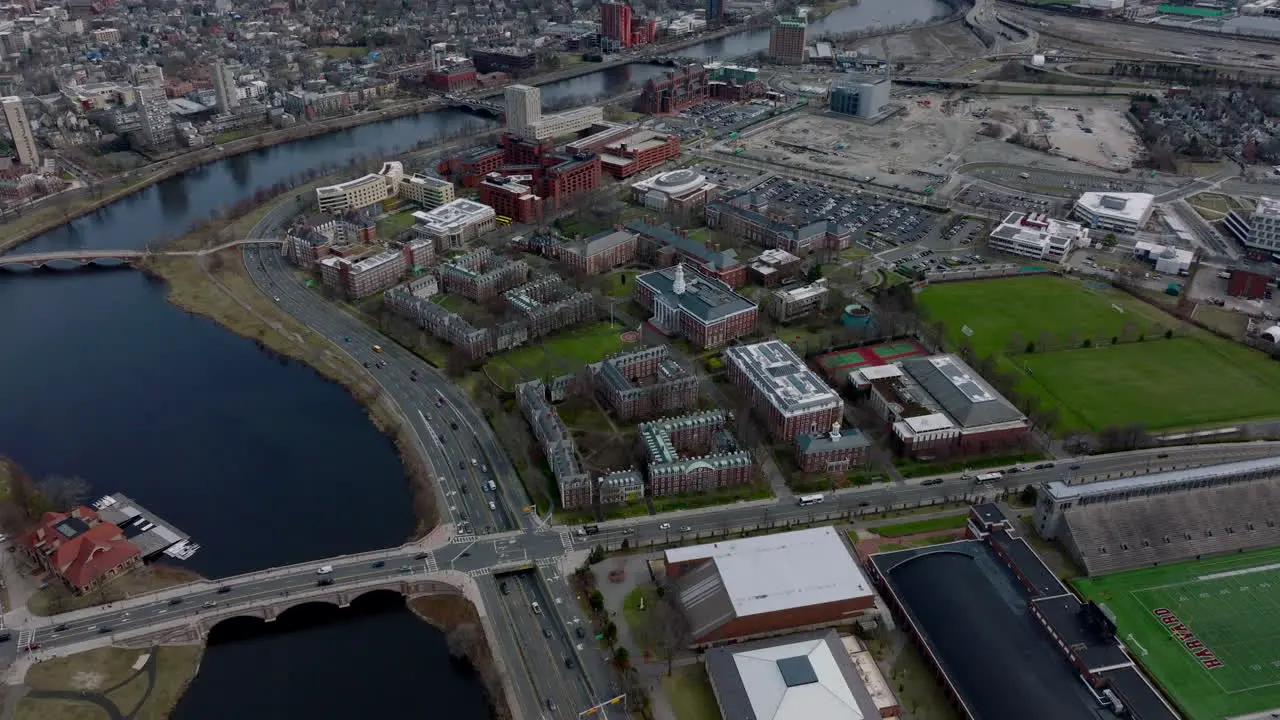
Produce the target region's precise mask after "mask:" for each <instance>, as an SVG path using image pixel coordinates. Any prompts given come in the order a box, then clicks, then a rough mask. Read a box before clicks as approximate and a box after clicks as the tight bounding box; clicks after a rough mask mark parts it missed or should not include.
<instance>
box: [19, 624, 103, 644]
mask: <svg viewBox="0 0 1280 720" xmlns="http://www.w3.org/2000/svg"><path fill="white" fill-rule="evenodd" d="M109 632H111V626H110V625H103V626H102V627H100V628H98V634H99V635H106V634H107V633H109ZM36 647H40V646H39V645H37V646H36Z"/></svg>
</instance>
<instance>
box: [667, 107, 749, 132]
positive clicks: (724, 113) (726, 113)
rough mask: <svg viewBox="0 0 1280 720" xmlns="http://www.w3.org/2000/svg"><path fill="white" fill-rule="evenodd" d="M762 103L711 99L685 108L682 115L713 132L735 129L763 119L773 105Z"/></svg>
mask: <svg viewBox="0 0 1280 720" xmlns="http://www.w3.org/2000/svg"><path fill="white" fill-rule="evenodd" d="M761 103H762V104H758V105H757V104H755V103H748V104H746V105H738V104H730V103H722V102H716V101H713V100H709V101H707V102H704V103H698V104H697V105H693V106H690V107H687V108H685V109H684V110H683V111H681V113H680V117H681V118H684V119H685V120H690V121H692V122H693V123H694V124H696V125H697V126H699V127H701V128H703V129H705V130H708V131H711V132H713V133H715V132H716V131H729V130H735V129H737V128H739V127H743V126H746V125H749V124H751V123H753V122H755V121H757V120H759V119H761V118H762V117H764V116H765V115H766V114H767V113H768V112H769V110H770V108H771V107H772V106H771V105H769V104H768V103H764V102H763V101H761Z"/></svg>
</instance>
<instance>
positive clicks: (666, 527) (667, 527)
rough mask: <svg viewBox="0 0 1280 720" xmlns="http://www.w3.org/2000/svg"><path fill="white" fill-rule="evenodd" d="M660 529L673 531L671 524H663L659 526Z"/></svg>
mask: <svg viewBox="0 0 1280 720" xmlns="http://www.w3.org/2000/svg"><path fill="white" fill-rule="evenodd" d="M658 529H659V530H670V529H671V523H662V524H661V525H659V526H658Z"/></svg>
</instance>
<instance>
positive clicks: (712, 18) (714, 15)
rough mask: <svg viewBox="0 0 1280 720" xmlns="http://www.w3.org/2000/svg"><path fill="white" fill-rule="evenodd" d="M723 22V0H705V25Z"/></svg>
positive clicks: (712, 25)
mask: <svg viewBox="0 0 1280 720" xmlns="http://www.w3.org/2000/svg"><path fill="white" fill-rule="evenodd" d="M723 24H724V0H707V27H716V26H718V25H723Z"/></svg>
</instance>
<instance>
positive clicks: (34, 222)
mask: <svg viewBox="0 0 1280 720" xmlns="http://www.w3.org/2000/svg"><path fill="white" fill-rule="evenodd" d="M443 107H444V106H443V105H442V104H441V103H440V102H439V101H437V100H434V99H432V100H412V101H409V102H406V103H402V104H400V105H395V106H393V107H390V108H384V109H382V110H378V111H374V112H363V113H357V114H355V115H346V116H343V117H337V118H329V119H327V120H321V121H318V122H315V123H307V124H305V125H295V126H293V127H289V128H283V129H280V130H271V131H268V132H265V133H262V134H260V135H254V136H252V137H247V138H243V139H240V140H233V141H232V142H229V143H226V144H224V145H218V146H216V147H209V148H203V149H201V150H195V151H192V152H189V153H183V154H182V155H179V156H177V157H174V158H170V159H168V160H162V161H160V162H159V163H155V164H153V165H148V166H147V167H145V168H143V169H141V170H138V171H135V172H132V173H126V174H125V175H122V176H120V177H118V178H115V179H113V180H112V181H110V184H109V185H105V186H103V185H99V186H95V187H92V188H88V189H85V190H81V191H75V193H76V195H75V197H68V198H67V199H66V200H65V201H62V202H51V203H49V204H48V205H47V206H41V207H40V208H38V209H36V210H32V211H30V212H28V213H27V214H25V215H23V216H21V217H18V218H14V219H6V220H5V234H4V236H3V237H0V252H3V251H5V250H8V249H9V248H12V247H14V246H15V245H20V244H22V243H24V242H26V241H28V240H31V239H32V238H35V237H38V236H40V235H43V234H44V233H47V232H49V231H51V230H54V229H57V228H59V227H61V226H63V225H65V224H67V223H69V222H71V221H72V220H75V219H76V218H79V217H83V216H85V215H88V214H90V213H92V212H95V211H97V210H98V209H99V208H102V207H105V206H107V205H110V204H111V203H113V202H116V201H117V200H123V199H124V198H126V197H128V196H130V195H132V194H134V193H136V192H139V191H142V190H145V189H147V188H148V187H151V186H152V185H155V184H156V183H159V182H162V181H164V180H167V179H169V178H172V177H175V176H177V175H181V174H183V173H185V172H189V171H191V170H194V169H195V168H198V167H200V166H201V165H205V164H208V163H211V162H215V161H217V160H222V159H224V158H228V157H233V156H236V155H241V154H243V153H247V152H253V151H255V150H262V149H265V148H269V147H272V146H274V145H281V144H284V143H290V142H295V141H298V140H306V139H307V138H312V137H316V136H319V135H327V134H329V133H333V132H339V131H341V130H349V129H351V128H353V127H358V126H360V125H365V124H367V123H371V122H378V121H381V120H394V119H396V118H400V117H404V116H406V115H414V114H417V113H420V112H426V111H428V110H432V109H442V108H443Z"/></svg>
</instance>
